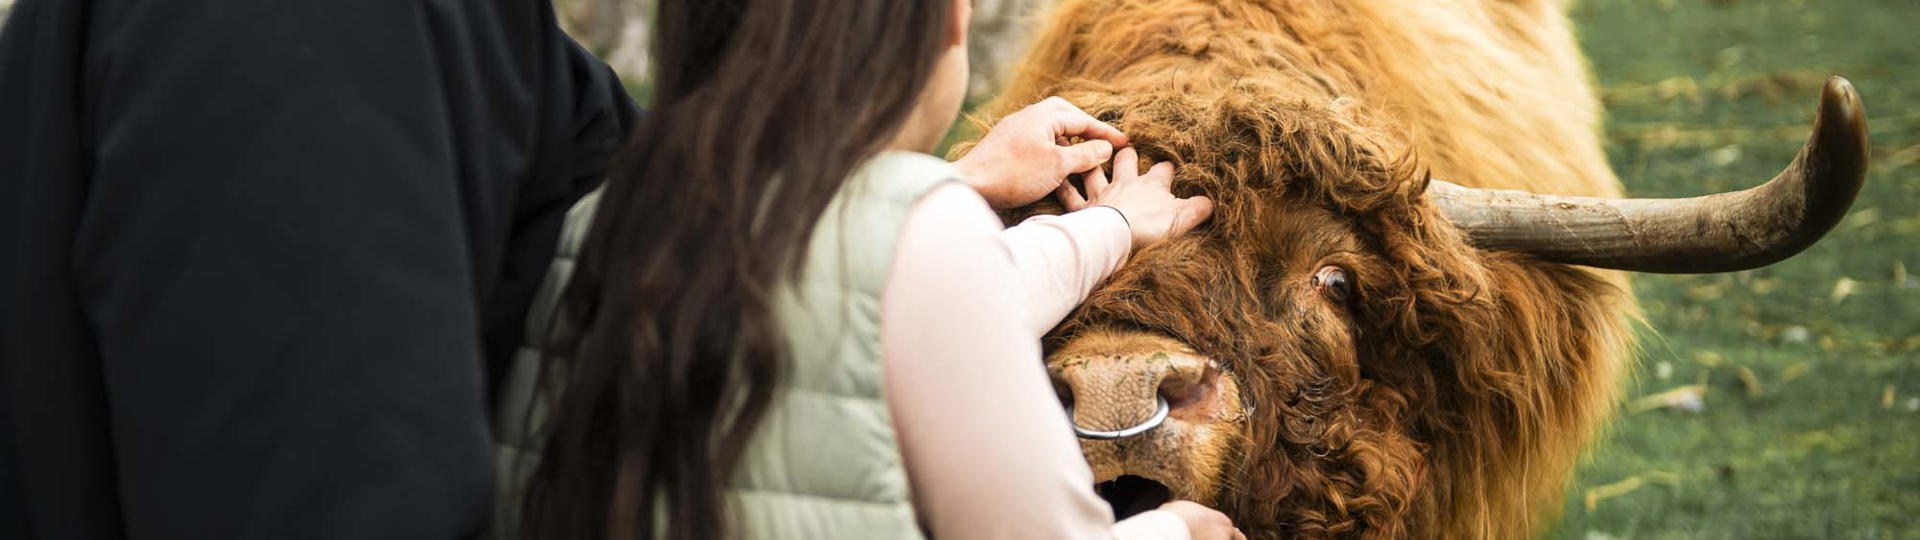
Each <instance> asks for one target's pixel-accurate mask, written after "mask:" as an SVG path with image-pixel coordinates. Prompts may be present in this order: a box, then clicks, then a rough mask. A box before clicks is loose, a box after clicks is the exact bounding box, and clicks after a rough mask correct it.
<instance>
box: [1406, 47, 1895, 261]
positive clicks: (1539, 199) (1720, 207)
mask: <svg viewBox="0 0 1920 540" xmlns="http://www.w3.org/2000/svg"><path fill="white" fill-rule="evenodd" d="M1868 148H1869V147H1868V146H1867V122H1866V112H1865V110H1864V109H1862V108H1861V105H1860V96H1859V95H1858V94H1857V93H1855V92H1854V90H1853V85H1852V84H1851V83H1848V82H1847V80H1846V79H1843V78H1840V77H1833V78H1830V79H1827V84H1826V88H1825V90H1824V91H1823V92H1822V93H1821V96H1820V110H1819V113H1818V115H1817V116H1815V117H1814V120H1813V135H1812V136H1811V137H1809V138H1808V139H1807V145H1806V146H1805V147H1803V148H1801V149H1800V154H1799V155H1798V156H1795V157H1794V158H1793V163H1792V164H1790V165H1787V168H1786V170H1783V171H1781V172H1780V174H1779V175H1778V176H1775V177H1774V178H1773V180H1771V181H1769V182H1767V183H1765V184H1762V185H1760V186H1757V187H1753V188H1750V189H1746V190H1742V191H1735V192H1730V193H1718V194H1713V195H1707V196H1703V197H1694V198H1690V199H1605V198H1593V197H1566V196H1556V195H1537V194H1533V193H1527V192H1522V191H1504V190H1489V189H1475V188H1467V187H1462V186H1459V185H1456V184H1451V183H1447V182H1442V181H1439V180H1435V181H1433V182H1432V184H1430V185H1429V186H1428V188H1427V194H1426V195H1427V199H1428V200H1429V201H1431V202H1432V203H1433V204H1434V205H1436V206H1437V207H1438V208H1439V209H1440V210H1441V212H1442V213H1443V214H1445V215H1446V217H1447V219H1448V220H1449V221H1452V222H1453V224H1454V225H1455V226H1457V227H1459V228H1460V229H1461V230H1462V231H1465V232H1466V233H1467V236H1468V239H1469V241H1470V242H1471V243H1472V244H1473V245H1475V246H1477V247H1480V248H1482V249H1489V250H1507V251H1519V252H1525V253H1528V254H1531V255H1533V256H1535V257H1539V258H1540V259H1543V260H1548V261H1553V262H1561V263H1568V264H1580V265H1586V266H1595V267H1600V268H1612V269H1618V270H1630V271H1636V272H1661V273H1675V274H1684V273H1709V272H1732V271H1736V270H1745V269H1749V268H1758V267H1762V266H1766V265H1769V264H1773V263H1775V262H1779V261H1781V260H1783V259H1786V258H1787V257H1791V256H1793V255H1794V254H1796V253H1799V252H1800V251H1801V250H1803V249H1806V248H1807V246H1811V245H1813V243H1814V242H1815V241H1817V240H1819V239H1820V237H1821V236H1823V235H1825V234H1826V233H1827V231H1829V230H1831V229H1833V227H1834V225H1836V224H1839V223H1840V218H1842V217H1844V216H1846V213H1847V208H1848V207H1849V206H1852V204H1853V198H1854V195H1856V194H1858V193H1859V192H1860V183H1861V181H1862V180H1864V179H1865V178H1866V171H1867V159H1868V158H1867V152H1868Z"/></svg>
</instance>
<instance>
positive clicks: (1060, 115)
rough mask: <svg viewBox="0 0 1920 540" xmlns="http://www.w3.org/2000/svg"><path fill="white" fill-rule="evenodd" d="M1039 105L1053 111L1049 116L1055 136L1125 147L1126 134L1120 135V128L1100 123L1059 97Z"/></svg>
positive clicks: (1051, 98) (1048, 99)
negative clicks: (1097, 141)
mask: <svg viewBox="0 0 1920 540" xmlns="http://www.w3.org/2000/svg"><path fill="white" fill-rule="evenodd" d="M1040 105H1042V106H1045V107H1049V108H1051V109H1052V110H1053V112H1054V114H1052V115H1051V116H1052V117H1053V130H1054V135H1056V136H1063V137H1079V138H1082V139H1099V140H1104V141H1107V142H1108V143H1110V144H1112V145H1113V147H1114V148H1120V147H1124V146H1126V145H1127V134H1125V133H1121V132H1120V128H1116V127H1113V125H1112V124H1108V123H1106V122H1101V121H1100V119H1098V118H1094V117H1093V116H1092V115H1089V114H1087V112H1086V111H1082V110H1080V108H1079V107H1075V106H1074V105H1073V104H1072V103H1068V102H1067V100H1065V99H1062V98H1060V97H1059V96H1054V97H1050V98H1047V99H1046V100H1045V101H1041V102H1040Z"/></svg>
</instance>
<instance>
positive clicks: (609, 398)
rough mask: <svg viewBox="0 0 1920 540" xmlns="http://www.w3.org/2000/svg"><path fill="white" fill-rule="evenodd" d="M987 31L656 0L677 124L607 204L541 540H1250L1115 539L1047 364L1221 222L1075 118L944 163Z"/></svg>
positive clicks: (570, 332) (543, 486) (643, 148)
mask: <svg viewBox="0 0 1920 540" xmlns="http://www.w3.org/2000/svg"><path fill="white" fill-rule="evenodd" d="M969 11H970V6H969V4H968V0H811V1H809V0H661V1H660V5H659V13H658V17H657V18H656V20H655V23H656V26H655V28H656V30H657V32H658V34H657V36H658V38H657V39H658V41H657V43H656V52H657V56H656V58H655V61H656V79H655V80H656V81H657V85H658V86H657V87H656V92H657V93H656V95H655V98H654V102H653V104H652V105H653V109H652V115H651V116H650V117H648V118H647V119H646V121H645V122H644V123H643V124H642V125H641V126H640V128H639V130H638V131H636V132H635V133H634V135H633V138H632V142H631V143H630V146H629V147H628V148H626V149H625V150H624V154H623V155H621V156H620V159H619V162H618V164H617V165H616V168H615V171H614V173H613V174H612V175H610V177H609V179H608V184H607V186H606V188H605V191H604V193H602V194H600V195H599V196H598V198H597V199H589V200H588V201H586V202H584V203H583V204H585V205H593V204H596V201H597V204H598V207H597V210H593V212H595V214H594V217H593V218H592V221H591V228H590V230H589V232H588V233H587V235H586V239H585V242H584V244H583V245H581V246H580V251H579V258H578V264H577V267H576V269H575V270H574V272H573V274H572V278H571V279H572V282H571V283H570V284H569V285H568V286H567V288H566V289H565V294H564V295H563V297H562V299H561V306H560V308H559V310H558V312H557V314H556V316H555V322H554V323H553V328H554V330H553V332H554V335H555V339H554V342H553V347H551V348H550V350H548V351H547V353H546V354H545V356H546V357H547V358H549V360H547V361H546V362H547V365H546V366H545V370H546V372H545V377H546V379H545V384H544V385H543V386H542V388H543V389H544V391H545V392H546V395H545V396H543V397H542V398H541V399H544V400H549V401H546V402H549V403H552V404H553V405H554V407H553V408H552V410H551V413H550V414H549V415H547V425H546V426H545V428H544V429H545V431H544V433H543V435H544V438H543V441H544V457H543V458H542V459H540V461H539V463H538V465H537V468H536V469H535V470H534V476H533V478H532V480H531V484H530V485H529V486H528V488H527V491H526V498H525V501H524V506H523V507H522V508H523V509H524V513H523V518H524V523H523V524H521V526H520V528H519V532H520V533H521V534H523V535H524V536H527V537H531V538H549V539H570V538H607V537H611V538H635V537H637V538H673V539H696V538H701V539H704V538H732V537H740V538H769V537H781V538H909V537H918V536H921V535H923V534H930V535H932V536H936V537H940V538H983V537H992V538H1005V537H1034V538H1041V537H1044V538H1087V537H1111V536H1126V537H1155V538H1160V537H1170V538H1186V537H1188V536H1189V534H1191V536H1192V537H1196V538H1208V539H1213V538H1230V537H1235V536H1238V532H1237V531H1234V530H1233V528H1232V525H1231V523H1229V522H1228V520H1227V519H1226V518H1225V516H1223V515H1221V514H1219V513H1218V512H1215V511H1213V510H1210V509H1207V508H1204V507H1201V506H1199V505H1196V504H1193V503H1190V502H1175V503H1169V504H1168V505H1167V506H1164V507H1162V509H1161V510H1158V511H1153V512H1147V513H1144V514H1141V515H1139V516H1136V517H1133V518H1130V519H1128V520H1127V521H1125V522H1122V523H1119V524H1115V523H1113V519H1112V516H1111V514H1109V513H1108V509H1107V508H1106V506H1105V505H1104V504H1102V503H1101V501H1100V500H1099V499H1098V498H1097V497H1096V496H1095V495H1094V493H1093V491H1092V474H1091V472H1090V471H1089V470H1088V469H1087V467H1086V465H1085V463H1084V462H1083V461H1082V460H1081V458H1080V456H1079V452H1078V448H1077V446H1076V445H1075V442H1074V439H1073V438H1072V435H1071V431H1070V430H1069V428H1068V425H1067V423H1066V422H1067V421H1066V418H1065V416H1064V415H1063V414H1062V412H1061V408H1060V404H1059V402H1058V401H1057V400H1056V398H1054V396H1053V393H1052V390H1051V387H1050V385H1049V383H1048V381H1047V377H1046V374H1045V372H1044V370H1043V368H1042V367H1041V362H1040V350H1039V344H1038V338H1039V336H1040V335H1041V334H1042V333H1044V332H1045V331H1046V329H1047V328H1049V327H1051V326H1052V325H1054V324H1055V323H1057V322H1058V321H1059V320H1060V319H1061V318H1062V317H1064V316H1065V315H1066V313H1067V311H1069V310H1070V309H1072V307H1073V306H1074V304H1076V303H1078V302H1079V301H1080V300H1081V299H1083V297H1084V296H1085V295H1086V294H1087V293H1088V291H1090V290H1091V289H1092V288H1093V286H1094V285H1095V284H1097V283H1098V282H1099V281H1100V280H1102V279H1104V278H1105V276H1106V275H1107V274H1109V273H1111V272H1112V271H1113V270H1114V269H1115V268H1116V267H1117V266H1118V265H1119V264H1120V263H1121V261H1122V260H1123V259H1124V258H1125V256H1126V255H1127V254H1128V253H1129V251H1130V250H1131V249H1133V248H1137V247H1140V246H1144V245H1148V244H1152V243H1155V242H1158V241H1160V240H1162V239H1164V238H1165V237H1167V236H1170V235H1175V234H1179V233H1182V232H1184V231H1186V230H1187V229H1190V228H1192V227H1194V226H1196V225H1197V224H1198V223H1200V222H1202V221H1204V220H1205V219H1206V218H1207V216H1208V214H1209V213H1210V212H1211V206H1210V203H1209V201H1207V200H1206V199H1205V198H1201V197H1195V198H1192V199H1179V198H1176V197H1174V196H1173V195H1172V194H1170V193H1169V192H1168V188H1169V185H1170V183H1171V181H1172V169H1171V167H1170V166H1168V165H1159V166H1156V167H1155V168H1153V169H1151V170H1150V171H1149V172H1147V173H1146V174H1140V173H1138V165H1137V158H1136V157H1135V156H1134V154H1133V153H1132V151H1131V150H1121V151H1119V152H1118V153H1115V152H1114V149H1115V148H1120V147H1124V146H1125V145H1126V138H1125V136H1124V135H1123V134H1121V133H1120V132H1119V131H1117V130H1115V129H1114V128H1112V127H1111V126H1108V125H1106V124H1104V123H1101V122H1099V121H1098V120H1095V119H1094V118H1092V117H1089V116H1088V115H1086V114H1085V113H1084V112H1081V111H1080V110H1079V109H1077V108H1074V107H1073V106H1072V105H1070V104H1067V103H1066V102H1065V101H1062V100H1058V99H1051V100H1048V101H1046V102H1043V103H1040V104H1038V105H1035V106H1033V107H1030V108H1028V109H1027V110H1025V111H1022V112H1020V113H1018V114H1014V115H1011V116H1009V117H1007V118H1006V119H1005V120H1003V121H1002V122H1001V123H1000V124H999V125H998V126H996V128H995V129H994V130H993V131H992V132H990V133H989V134H988V135H987V136H986V137H985V138H984V139H983V140H982V141H981V143H980V144H979V145H978V146H977V147H976V148H975V149H974V150H973V151H972V152H971V153H969V154H968V155H967V157H965V158H963V159H961V160H960V161H958V162H955V163H952V164H949V163H947V162H945V161H943V160H939V159H937V158H934V157H931V156H928V155H926V154H925V153H924V152H927V151H929V150H931V149H932V148H933V147H934V145H935V144H937V142H938V140H939V138H940V136H941V135H942V134H943V133H944V132H945V131H946V128H947V127H948V125H949V124H950V123H951V122H952V121H953V119H954V117H955V115H956V114H957V113H958V111H959V106H960V101H961V95H962V93H963V91H964V87H965V82H966V74H967V58H966V43H965V40H966V24H967V23H966V21H967V16H968V12H969ZM1074 139H1081V140H1085V141H1086V142H1081V143H1079V144H1073V145H1062V144H1059V143H1057V142H1056V141H1058V140H1074ZM1110 158H1111V159H1113V160H1114V165H1113V169H1114V173H1113V178H1112V181H1111V182H1109V181H1108V180H1107V178H1106V176H1105V175H1104V174H1103V173H1102V172H1101V169H1100V165H1102V164H1103V163H1105V162H1107V161H1108V160H1109V159H1110ZM1082 172H1084V173H1086V174H1087V177H1088V178H1087V181H1086V182H1085V184H1086V187H1087V192H1086V193H1085V194H1084V196H1083V195H1082V194H1081V193H1079V192H1078V191H1076V190H1074V189H1073V188H1072V187H1070V185H1069V184H1065V183H1064V179H1065V178H1066V177H1067V176H1068V175H1069V174H1074V173H1082ZM1063 186H1067V187H1063ZM1051 193H1058V194H1059V196H1060V197H1061V199H1062V201H1063V202H1064V203H1065V204H1066V206H1067V207H1068V208H1069V209H1070V210H1075V211H1073V212H1071V213H1069V214H1066V215H1063V216H1058V217H1045V218H1037V219H1036V220H1032V221H1029V222H1027V223H1023V224H1021V225H1019V226H1016V227H1013V228H1011V229H1006V230H1002V229H1001V227H1000V225H999V222H998V221H997V220H996V219H995V217H994V215H993V213H992V212H991V211H990V209H989V208H990V206H999V207H1007V206H1013V205H1020V204H1026V203H1029V202H1033V201H1035V200H1038V199H1040V198H1042V197H1046V196H1048V195H1049V194H1051ZM556 274H557V275H559V276H562V277H564V274H563V273H559V272H557V273H556Z"/></svg>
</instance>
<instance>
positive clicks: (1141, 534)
mask: <svg viewBox="0 0 1920 540" xmlns="http://www.w3.org/2000/svg"><path fill="white" fill-rule="evenodd" d="M1130 249H1131V235H1130V233H1129V232H1128V229H1127V223H1126V221H1125V219H1124V218H1122V217H1121V216H1120V214H1119V212H1118V211H1116V210H1113V209H1111V208H1106V207H1095V208H1090V209H1087V210H1083V211H1080V212H1074V213H1071V214H1067V215H1064V216H1043V217H1036V218H1033V219H1030V220H1027V221H1026V222H1023V223H1021V224H1019V225H1017V226H1014V227H1011V228H1006V229H1002V228H1001V225H1000V221H999V220H998V219H997V218H996V217H995V216H994V214H993V212H992V211H991V210H989V209H988V208H987V204H986V201H985V200H983V199H981V198H980V196H979V195H978V194H976V193H974V192H973V191H972V190H971V189H968V188H967V187H965V186H963V185H960V184H957V183H950V184H947V185H943V186H940V187H937V188H934V189H933V190H932V191H930V192H928V193H927V194H926V196H924V197H923V198H921V200H920V201H919V202H917V203H916V204H915V205H914V206H913V207H912V208H911V209H910V210H909V211H908V213H907V216H906V223H905V225H904V227H903V228H902V230H901V232H900V239H899V242H898V244H897V247H896V248H895V252H894V261H893V266H892V270H891V272H892V273H891V274H889V275H888V277H887V281H886V286H885V288H884V289H883V290H882V293H881V297H880V341H881V354H882V357H883V358H882V363H883V365H884V366H885V371H886V388H887V393H886V395H887V405H888V408H889V409H890V410H891V411H892V413H893V419H894V420H893V421H894V428H895V431H896V432H897V433H898V435H899V440H900V450H901V453H902V455H903V456H904V458H905V461H906V468H907V477H908V479H909V481H910V482H911V483H912V486H913V502H914V508H915V510H916V512H917V513H918V514H919V516H920V519H921V523H922V525H923V526H924V527H926V528H927V530H929V531H930V532H931V533H932V534H933V536H934V537H935V538H939V539H941V540H953V539H973V538H1062V539H1073V538H1123V539H1135V538H1138V539H1146V538H1156V539H1158V538H1171V539H1186V538H1188V531H1187V527H1186V524H1185V522H1183V521H1181V520H1180V518H1179V517H1178V516H1175V515H1173V514H1172V513H1170V512H1166V511H1160V510H1155V511H1150V512H1146V513H1142V514H1139V515H1136V516H1133V517H1131V518H1128V519H1126V520H1124V521H1121V522H1119V523H1117V524H1116V523H1114V521H1113V516H1112V513H1111V512H1110V511H1109V509H1108V507H1107V505H1106V503H1105V502H1103V501H1101V500H1100V498H1099V497H1098V496H1096V495H1095V494H1094V492H1093V472H1092V471H1091V470H1090V469H1088V467H1087V465H1086V461H1085V460H1084V459H1082V458H1081V456H1080V447H1079V444H1078V443H1077V442H1076V441H1075V440H1074V438H1073V434H1072V430H1071V429H1070V427H1069V426H1068V424H1067V422H1068V421H1067V417H1066V415H1065V413H1064V412H1063V411H1062V409H1061V405H1060V401H1059V398H1057V397H1055V396H1054V393H1053V387H1052V384H1051V383H1049V382H1048V379H1047V373H1046V369H1045V367H1044V366H1043V365H1042V364H1041V358H1040V337H1041V336H1042V335H1043V334H1044V333H1045V332H1046V331H1047V329H1049V328H1052V327H1053V326H1054V325H1055V324H1058V323H1059V322H1060V320H1061V318H1063V317H1065V316H1066V315H1067V313H1068V312H1069V311H1071V310H1072V309H1073V307H1074V306H1075V305H1077V304H1079V303H1080V302H1081V301H1082V300H1084V299H1085V298H1086V295H1087V294H1088V293H1089V292H1091V291H1092V290H1093V288H1094V286H1096V285H1098V284H1099V283H1100V282H1101V281H1102V280H1104V279H1106V277H1107V276H1108V275H1109V274H1111V273H1113V271H1114V270H1115V269H1116V268H1118V267H1119V266H1120V263H1121V262H1122V261H1123V260H1125V259H1126V256H1127V254H1128V251H1129V250H1130Z"/></svg>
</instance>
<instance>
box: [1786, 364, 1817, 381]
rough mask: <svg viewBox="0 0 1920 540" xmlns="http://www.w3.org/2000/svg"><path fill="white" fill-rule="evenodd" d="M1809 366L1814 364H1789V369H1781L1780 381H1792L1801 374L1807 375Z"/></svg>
mask: <svg viewBox="0 0 1920 540" xmlns="http://www.w3.org/2000/svg"><path fill="white" fill-rule="evenodd" d="M1809 367H1812V366H1811V365H1810V364H1808V363H1806V362H1799V363H1795V364H1794V365H1791V366H1787V369H1783V370H1780V382H1782V383H1786V382H1790V381H1792V380H1794V379H1798V378H1800V376H1801V375H1806V374H1807V369H1808V368H1809Z"/></svg>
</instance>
